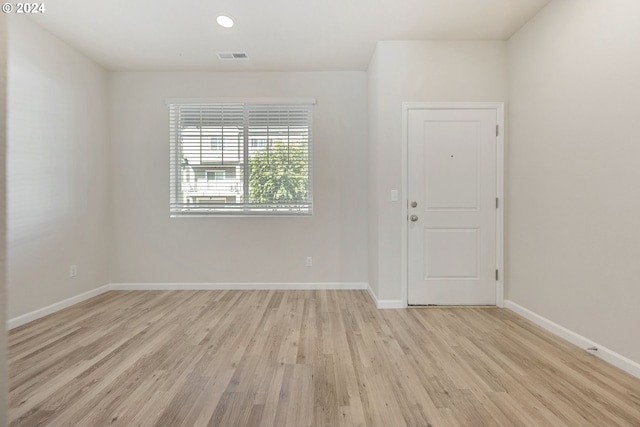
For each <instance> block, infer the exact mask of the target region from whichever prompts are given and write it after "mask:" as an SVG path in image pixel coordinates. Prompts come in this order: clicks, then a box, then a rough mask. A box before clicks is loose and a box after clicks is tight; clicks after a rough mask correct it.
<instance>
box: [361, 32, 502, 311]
mask: <svg viewBox="0 0 640 427" xmlns="http://www.w3.org/2000/svg"><path fill="white" fill-rule="evenodd" d="M506 54H507V48H506V43H505V42H499V41H495V42H494V41H479V42H475V41H473V42H472V41H469V42H466V41H462V42H440V41H383V42H379V43H378V45H377V47H376V52H375V55H374V57H373V60H372V63H371V66H370V68H369V79H370V80H371V81H372V82H374V83H370V85H371V84H375V86H374V87H373V89H370V92H369V93H370V97H371V98H373V99H370V100H369V102H370V103H374V104H375V107H374V111H373V113H374V116H372V117H371V119H370V120H371V125H370V127H369V130H370V136H369V138H370V141H371V145H370V149H371V150H374V153H373V154H372V155H370V159H371V160H372V162H374V164H373V165H370V168H372V170H373V171H375V176H376V177H377V179H376V180H371V181H370V182H369V185H370V192H371V193H372V194H373V195H372V196H370V197H371V199H372V200H376V201H377V203H376V205H375V206H372V207H371V209H372V210H373V209H375V210H377V224H374V225H373V226H372V228H374V229H375V230H374V232H373V233H372V236H373V237H374V238H376V239H377V241H376V242H373V243H372V247H375V248H376V249H377V250H376V251H374V252H373V253H372V256H371V257H370V259H369V262H370V263H373V265H372V267H371V268H375V269H376V270H377V271H376V273H377V274H374V275H371V277H370V279H372V280H371V288H372V289H373V290H374V291H376V292H377V298H378V300H386V301H396V302H400V301H401V299H402V295H403V289H402V288H403V284H402V257H401V252H402V237H401V236H402V228H401V227H403V226H404V220H403V218H402V203H403V202H402V201H397V202H392V201H391V197H390V194H391V190H393V189H397V190H398V191H399V192H400V194H402V192H401V188H402V187H401V184H402V102H404V101H424V102H455V101H458V102H470V101H476V102H481V101H485V102H506V100H507V55H506ZM405 202H406V201H405ZM374 220H375V219H374Z"/></svg>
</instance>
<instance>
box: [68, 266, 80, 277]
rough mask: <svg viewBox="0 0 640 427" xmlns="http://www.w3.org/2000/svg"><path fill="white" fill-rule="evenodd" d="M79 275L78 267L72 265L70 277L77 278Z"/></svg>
mask: <svg viewBox="0 0 640 427" xmlns="http://www.w3.org/2000/svg"><path fill="white" fill-rule="evenodd" d="M77 275H78V266H77V265H75V264H74V265H72V266H70V267H69V277H76V276H77Z"/></svg>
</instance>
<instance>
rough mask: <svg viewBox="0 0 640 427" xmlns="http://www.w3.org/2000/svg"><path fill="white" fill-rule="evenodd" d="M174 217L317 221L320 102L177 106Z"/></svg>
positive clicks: (172, 112)
mask: <svg viewBox="0 0 640 427" xmlns="http://www.w3.org/2000/svg"><path fill="white" fill-rule="evenodd" d="M168 103H169V119H170V150H171V153H170V198H171V200H170V214H171V216H173V217H178V216H202V215H295V216H305V215H311V214H312V208H313V197H312V187H313V186H312V170H311V169H312V156H311V154H312V150H311V148H312V138H311V134H312V132H311V130H312V104H313V103H314V102H313V101H312V100H304V101H302V100H296V102H292V103H287V104H284V103H283V104H270V103H269V104H267V103H261V102H187V101H181V100H180V101H175V102H172V101H169V102H168Z"/></svg>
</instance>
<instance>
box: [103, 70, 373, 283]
mask: <svg viewBox="0 0 640 427" xmlns="http://www.w3.org/2000/svg"><path fill="white" fill-rule="evenodd" d="M172 97H173V98H175V97H181V98H184V97H187V98H191V97H196V98H202V97H204V98H212V97H213V98H216V97H218V98H220V97H222V98H229V97H241V98H242V97H244V98H246V97H250V98H255V97H315V98H316V99H317V104H316V105H315V107H314V118H313V120H314V123H313V179H314V182H313V191H314V212H313V216H312V217H303V218H295V217H294V218H291V217H290V218H274V217H262V218H254V217H252V218H247V217H244V218H228V217H227V218H224V217H208V218H169V122H168V117H169V112H168V108H167V106H166V105H165V99H166V98H172ZM366 118H367V75H366V73H364V72H327V73H322V72H321V73H278V72H273V73H152V72H150V73H129V72H117V73H113V74H112V76H111V129H112V132H111V134H112V149H113V153H112V154H113V162H112V165H113V167H112V171H111V174H112V182H113V210H112V214H113V221H114V228H113V237H114V246H113V262H112V269H111V271H112V281H113V282H115V283H158V282H161V283H167V282H168V283H184V282H187V283H192V282H195V283H245V282H252V283H354V282H356V283H360V284H362V283H364V282H366V281H367V252H366V248H367V186H366V182H367V175H366V174H367V166H366V164H367V145H366V134H367V119H366ZM306 256H311V257H313V266H312V267H305V259H306Z"/></svg>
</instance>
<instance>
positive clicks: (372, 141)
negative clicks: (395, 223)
mask: <svg viewBox="0 0 640 427" xmlns="http://www.w3.org/2000/svg"><path fill="white" fill-rule="evenodd" d="M378 58H379V56H378V52H377V50H376V51H374V53H373V57H372V58H371V62H370V64H369V70H368V80H367V84H368V87H367V91H368V92H367V99H368V104H369V111H368V119H369V120H368V132H369V133H368V140H369V142H368V144H369V150H368V159H367V166H368V168H369V170H368V182H367V187H368V188H367V194H368V196H369V197H368V212H369V215H368V225H367V232H368V238H369V247H368V248H367V250H368V257H367V265H368V278H369V287H370V289H371V292H373V294H374V295H375V296H376V298H377V295H378V294H379V293H380V291H379V289H378V256H379V252H378V203H380V201H379V200H378V191H377V189H378V187H379V184H378V150H377V149H375V148H376V147H377V146H378V132H377V129H378V123H379V121H380V116H379V111H380V105H379V102H380V97H379V96H378V85H379V84H380V81H379V78H378V75H379V66H380V65H379V60H378Z"/></svg>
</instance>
